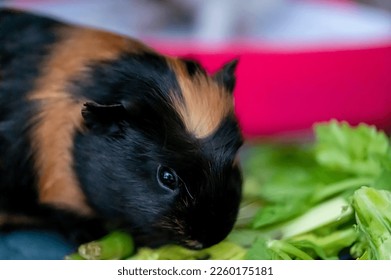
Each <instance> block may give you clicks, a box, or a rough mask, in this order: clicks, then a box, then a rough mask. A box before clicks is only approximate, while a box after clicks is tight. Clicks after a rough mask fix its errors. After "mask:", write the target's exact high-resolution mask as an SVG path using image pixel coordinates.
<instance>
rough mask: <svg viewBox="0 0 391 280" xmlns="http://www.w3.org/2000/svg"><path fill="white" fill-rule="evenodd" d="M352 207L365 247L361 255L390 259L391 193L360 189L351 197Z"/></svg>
mask: <svg viewBox="0 0 391 280" xmlns="http://www.w3.org/2000/svg"><path fill="white" fill-rule="evenodd" d="M353 207H354V209H355V214H356V220H357V225H358V230H359V231H360V233H361V234H362V236H363V238H362V241H361V242H362V243H363V244H364V245H367V246H366V248H365V249H364V253H363V255H364V254H365V255H366V256H365V257H366V258H368V259H375V260H389V259H391V192H389V191H384V190H376V189H373V188H367V187H362V188H361V189H359V190H357V191H356V192H355V193H354V195H353ZM359 257H362V256H359Z"/></svg>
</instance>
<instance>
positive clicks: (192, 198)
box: [181, 179, 194, 200]
mask: <svg viewBox="0 0 391 280" xmlns="http://www.w3.org/2000/svg"><path fill="white" fill-rule="evenodd" d="M181 183H182V185H183V187H184V188H185V190H186V192H187V194H188V195H189V197H190V198H191V200H194V196H192V195H191V193H190V191H189V189H188V188H187V186H186V183H185V182H183V180H182V179H181Z"/></svg>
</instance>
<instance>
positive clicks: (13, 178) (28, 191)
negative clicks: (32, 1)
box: [0, 10, 59, 213]
mask: <svg viewBox="0 0 391 280" xmlns="http://www.w3.org/2000/svg"><path fill="white" fill-rule="evenodd" d="M57 26H59V23H58V22H56V21H53V20H50V19H47V18H43V17H37V16H34V15H31V14H25V13H19V12H15V11H12V10H0V93H1V94H0V193H1V195H0V211H1V210H10V211H13V212H30V213H31V212H34V210H33V209H34V204H35V201H36V192H35V190H34V189H33V186H34V182H35V175H34V172H33V171H32V158H31V157H32V152H31V147H30V143H29V140H28V137H27V132H28V129H29V124H30V123H31V122H30V120H31V118H32V116H34V115H35V114H36V111H35V108H34V106H33V104H31V103H29V102H28V101H27V100H26V99H25V97H26V95H27V94H28V93H29V91H31V90H32V89H33V88H34V83H35V80H36V79H37V77H39V75H40V70H41V68H40V66H41V64H42V62H43V59H44V57H45V56H46V55H47V54H48V53H49V51H50V46H51V44H53V43H54V42H55V41H56V40H57V37H56V35H55V33H54V32H53V29H54V28H56V27H57ZM21 194H22V195H21ZM23 209H24V210H23Z"/></svg>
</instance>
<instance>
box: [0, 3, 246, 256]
mask: <svg viewBox="0 0 391 280" xmlns="http://www.w3.org/2000/svg"><path fill="white" fill-rule="evenodd" d="M235 67H236V61H233V62H231V63H228V64H226V65H225V66H224V67H223V68H222V69H221V70H220V71H218V72H217V73H215V74H214V75H212V76H211V75H208V74H207V73H206V72H205V70H204V69H203V68H202V67H201V66H200V65H199V64H198V63H196V62H194V61H190V60H186V59H179V58H174V57H167V56H163V55H161V54H159V53H157V52H155V51H154V50H152V49H151V48H149V47H147V46H145V45H144V44H142V43H141V42H138V41H136V40H133V39H130V38H126V37H123V36H120V35H115V34H112V33H108V32H105V31H100V30H95V29H91V28H85V27H79V26H73V25H69V24H64V23H61V22H59V21H56V20H53V19H49V18H46V17H42V16H37V15H33V14H30V13H25V12H20V11H13V10H9V9H3V10H0V229H2V230H7V229H13V228H15V227H25V226H32V227H46V228H55V229H58V230H60V231H61V232H62V233H64V234H65V235H66V236H67V237H69V238H70V239H72V240H74V241H75V242H78V243H80V242H85V241H88V240H92V239H95V238H98V237H100V236H102V235H103V234H105V233H107V230H110V229H112V228H121V229H124V230H129V231H130V232H131V233H132V234H133V235H134V237H135V240H136V242H137V244H138V245H148V246H157V245H161V244H165V243H177V244H182V245H185V246H187V247H190V248H196V249H200V248H204V247H208V246H211V245H213V244H215V243H217V242H219V241H221V240H222V239H224V238H225V237H226V236H227V234H228V233H229V232H230V230H231V229H232V227H233V225H234V223H235V220H236V217H237V213H238V208H239V203H240V199H241V185H242V179H241V172H240V169H239V166H238V163H237V161H236V160H235V159H236V155H237V151H238V149H239V148H240V146H241V145H242V136H241V132H240V129H239V126H238V123H237V120H236V117H235V115H234V107H233V96H232V91H233V88H234V85H235V77H234V70H235Z"/></svg>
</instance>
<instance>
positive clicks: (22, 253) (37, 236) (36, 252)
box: [0, 230, 76, 260]
mask: <svg viewBox="0 0 391 280" xmlns="http://www.w3.org/2000/svg"><path fill="white" fill-rule="evenodd" d="M75 249H76V247H75V246H74V245H72V244H70V243H69V242H67V241H66V240H65V239H64V238H63V237H62V236H61V235H59V234H57V233H55V232H51V231H42V230H20V231H14V232H10V233H0V259H1V260H60V259H64V257H65V256H66V255H68V254H70V253H72V252H74V251H75Z"/></svg>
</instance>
